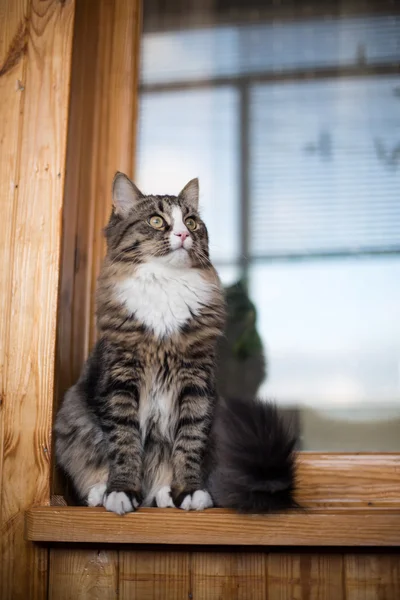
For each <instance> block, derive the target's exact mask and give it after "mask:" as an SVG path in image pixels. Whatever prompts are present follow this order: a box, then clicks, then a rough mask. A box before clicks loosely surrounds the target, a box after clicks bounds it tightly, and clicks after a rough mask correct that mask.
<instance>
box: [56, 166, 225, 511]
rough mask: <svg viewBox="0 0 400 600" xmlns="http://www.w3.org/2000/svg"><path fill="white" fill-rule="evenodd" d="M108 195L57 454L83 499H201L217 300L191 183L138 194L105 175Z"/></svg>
mask: <svg viewBox="0 0 400 600" xmlns="http://www.w3.org/2000/svg"><path fill="white" fill-rule="evenodd" d="M113 204H114V206H113V211H112V214H111V217H110V221H109V223H108V225H107V227H106V239H107V256H106V258H105V261H104V264H103V267H102V270H101V274H100V277H99V282H98V293H97V323H98V330H99V337H98V342H97V344H96V345H95V347H94V349H93V351H92V353H91V355H90V357H89V359H88V360H87V362H86V364H85V366H84V369H83V371H82V374H81V377H80V378H79V380H78V382H77V383H76V384H75V385H74V386H73V387H72V388H71V389H70V390H68V392H67V394H66V396H65V398H64V401H63V404H62V406H61V409H60V411H59V413H58V415H57V419H56V425H55V434H56V454H57V460H58V463H59V465H60V466H61V467H62V468H63V469H64V470H65V471H66V473H67V474H68V475H69V477H70V478H71V479H72V482H73V484H74V487H75V489H76V491H77V493H78V495H79V496H80V498H81V500H82V501H83V502H85V503H87V504H89V505H99V504H104V506H105V507H106V508H107V509H108V510H112V511H114V512H118V513H120V514H123V513H125V512H130V511H132V510H134V509H135V508H136V507H137V506H138V505H139V504H143V505H146V506H149V505H152V504H157V505H158V506H173V505H175V506H179V507H181V508H185V509H201V508H206V507H208V506H210V505H211V498H210V496H209V494H208V493H207V492H206V490H205V484H206V481H207V478H208V475H209V472H208V465H209V464H210V461H209V456H208V450H209V439H210V430H211V425H212V421H213V415H214V410H215V405H216V400H217V395H216V389H215V376H214V372H215V364H214V363H215V352H216V343H217V339H218V337H219V336H220V334H221V332H222V330H223V326H224V315H225V309H224V301H223V295H222V291H221V286H220V282H219V279H218V276H217V274H216V272H215V270H214V268H213V266H212V265H211V263H210V260H209V255H208V236H207V230H206V227H205V225H204V223H203V222H202V220H201V218H200V216H199V213H198V207H197V205H198V182H197V180H193V181H192V182H189V184H188V185H187V186H186V187H185V188H184V190H183V191H182V192H181V193H180V194H179V195H178V196H143V195H142V193H141V192H140V191H139V190H138V189H137V188H136V187H135V186H134V184H133V183H132V182H131V181H130V180H129V179H128V178H127V177H126V176H124V175H122V174H117V176H116V178H115V179H114V184H113ZM154 216H159V217H161V219H162V223H163V226H162V228H161V229H156V228H154V227H153V226H152V225H151V222H153V221H152V217H154ZM187 219H192V220H194V221H195V223H197V227H196V229H195V230H189V224H193V223H192V222H191V221H188V220H187Z"/></svg>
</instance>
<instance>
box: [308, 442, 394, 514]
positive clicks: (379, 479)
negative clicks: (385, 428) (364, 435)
mask: <svg viewBox="0 0 400 600" xmlns="http://www.w3.org/2000/svg"><path fill="white" fill-rule="evenodd" d="M296 498H297V500H298V502H299V503H300V504H301V505H303V506H320V507H323V506H376V507H379V506H382V507H384V506H399V507H400V454H390V453H383V454H374V453H358V454H340V453H332V454H324V453H311V452H310V453H309V452H304V453H300V454H299V457H298V481H297V494H296Z"/></svg>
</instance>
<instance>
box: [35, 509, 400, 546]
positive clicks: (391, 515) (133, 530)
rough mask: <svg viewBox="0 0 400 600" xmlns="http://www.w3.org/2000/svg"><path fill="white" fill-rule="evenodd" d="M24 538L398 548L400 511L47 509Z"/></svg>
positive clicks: (79, 541)
mask: <svg viewBox="0 0 400 600" xmlns="http://www.w3.org/2000/svg"><path fill="white" fill-rule="evenodd" d="M25 534H26V538H27V539H28V540H30V541H33V542H68V543H71V542H72V543H97V544H103V543H104V544H182V545H196V546H198V545H215V546H219V545H224V546H399V545H400V508H389V507H388V508H382V507H381V508H371V507H354V508H351V507H342V508H340V507H329V508H309V509H307V510H295V511H292V512H289V513H286V514H280V515H265V516H260V515H239V514H237V513H234V512H232V511H229V510H225V509H211V510H207V511H204V512H189V513H185V512H183V511H180V510H177V509H157V508H148V509H141V510H139V511H137V512H136V513H133V514H129V515H125V516H123V517H121V516H118V515H115V514H113V513H109V512H106V511H105V510H104V509H102V508H85V507H69V506H65V507H59V506H46V507H37V508H32V509H30V510H28V511H27V513H26V516H25Z"/></svg>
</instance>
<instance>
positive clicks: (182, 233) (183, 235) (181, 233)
mask: <svg viewBox="0 0 400 600" xmlns="http://www.w3.org/2000/svg"><path fill="white" fill-rule="evenodd" d="M174 235H177V236H178V237H180V238H181V242H182V244H183V242H184V241H185V240H186V238H187V237H189V233H188V232H187V231H177V232H176V233H175V234H174Z"/></svg>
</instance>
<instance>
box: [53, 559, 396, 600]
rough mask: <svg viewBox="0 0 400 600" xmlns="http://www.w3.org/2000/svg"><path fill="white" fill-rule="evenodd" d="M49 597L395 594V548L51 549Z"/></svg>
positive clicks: (331, 598) (167, 599)
mask: <svg viewBox="0 0 400 600" xmlns="http://www.w3.org/2000/svg"><path fill="white" fill-rule="evenodd" d="M50 573H51V574H50V587H49V598H50V599H51V600H86V599H87V598H96V599H98V600H115V599H116V598H118V599H119V600H398V598H400V556H399V554H397V555H395V554H387V553H384V552H381V553H379V554H376V553H373V552H372V553H371V552H370V551H369V552H367V553H365V552H362V551H360V550H358V551H356V552H351V553H346V554H343V553H340V552H333V551H331V552H329V551H328V552H327V551H326V549H325V550H321V551H316V550H315V549H314V550H313V551H293V550H290V551H288V552H284V553H282V551H279V552H268V551H266V552H260V551H259V550H257V551H255V552H254V551H252V550H249V551H247V550H243V549H238V550H236V551H233V552H232V551H231V550H229V549H228V550H227V551H226V550H221V551H218V550H214V551H212V552H210V551H192V552H188V551H176V550H171V551H165V550H161V549H158V550H157V549H152V550H134V549H131V550H128V551H126V550H124V551H122V550H121V551H118V550H111V551H110V550H108V551H105V550H104V549H102V550H100V549H91V550H88V549H80V550H75V551H73V552H71V551H70V550H68V549H65V548H59V549H57V550H53V551H52V557H51V569H50Z"/></svg>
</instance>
